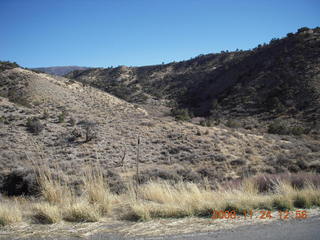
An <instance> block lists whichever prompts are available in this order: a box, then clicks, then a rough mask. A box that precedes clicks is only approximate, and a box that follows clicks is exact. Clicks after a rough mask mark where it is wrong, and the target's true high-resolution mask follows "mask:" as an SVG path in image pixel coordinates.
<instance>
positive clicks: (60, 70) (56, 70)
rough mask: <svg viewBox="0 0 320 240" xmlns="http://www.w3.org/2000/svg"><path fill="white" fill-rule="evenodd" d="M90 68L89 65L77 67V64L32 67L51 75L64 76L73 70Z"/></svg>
mask: <svg viewBox="0 0 320 240" xmlns="http://www.w3.org/2000/svg"><path fill="white" fill-rule="evenodd" d="M86 69H90V68H89V67H79V66H55V67H39V68H32V70H36V71H39V72H44V73H48V74H51V75H57V76H64V75H66V74H68V73H70V72H72V71H75V70H86Z"/></svg>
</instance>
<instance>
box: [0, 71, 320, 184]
mask: <svg viewBox="0 0 320 240" xmlns="http://www.w3.org/2000/svg"><path fill="white" fill-rule="evenodd" d="M0 94H1V97H0V114H1V115H0V116H1V121H0V129H1V131H0V149H1V152H0V166H1V172H3V171H10V170H12V169H13V168H16V167H26V166H30V165H35V164H36V165H37V164H45V165H46V166H47V167H50V168H55V169H57V170H56V172H57V175H59V176H64V177H65V178H64V179H65V180H66V181H71V182H73V183H74V184H75V185H76V184H77V182H78V181H79V176H80V175H82V174H83V169H84V168H83V167H84V166H86V165H88V164H91V165H92V164H99V166H101V168H102V169H103V171H105V172H106V174H108V176H110V177H111V179H110V182H111V183H114V182H115V181H116V183H115V184H114V185H113V186H114V187H115V188H116V189H118V188H121V186H123V185H121V184H120V183H119V182H118V180H119V178H118V177H117V176H118V174H120V175H122V176H124V177H125V178H128V177H130V176H132V175H133V174H134V173H135V171H136V170H135V165H136V162H137V149H138V146H137V138H138V137H140V139H141V141H140V142H141V144H140V159H139V162H140V172H141V181H146V180H147V179H149V178H153V177H160V178H164V179H171V180H177V179H183V180H186V181H202V179H203V178H204V177H206V178H208V179H209V180H210V181H211V182H212V183H213V182H215V181H223V180H227V179H233V178H239V177H242V176H247V175H252V174H256V173H258V172H269V173H275V172H286V171H290V172H296V171H300V170H307V171H310V170H314V171H320V163H319V158H320V145H319V141H316V140H312V139H309V138H307V137H302V138H295V137H290V136H286V137H279V136H276V135H268V134H258V133H256V132H249V131H247V130H244V129H242V130H235V129H230V128H226V127H224V126H217V127H211V128H207V127H201V126H198V125H195V124H192V123H188V122H185V123H181V122H176V121H174V120H173V119H170V118H160V117H154V116H152V115H150V114H148V113H147V112H146V110H144V109H142V108H139V107H137V106H136V105H132V104H130V103H127V102H125V101H123V100H120V99H118V98H116V97H114V96H111V95H109V94H108V93H105V92H103V91H101V90H98V89H96V88H93V87H89V86H83V85H82V84H80V83H77V82H73V81H70V80H69V79H66V78H62V77H53V76H50V75H47V74H42V73H41V74H39V73H35V72H32V71H29V70H25V69H21V68H9V69H7V70H4V71H2V72H0ZM1 179H2V178H1V174H0V180H1ZM0 189H1V184H0ZM118 190H119V189H118Z"/></svg>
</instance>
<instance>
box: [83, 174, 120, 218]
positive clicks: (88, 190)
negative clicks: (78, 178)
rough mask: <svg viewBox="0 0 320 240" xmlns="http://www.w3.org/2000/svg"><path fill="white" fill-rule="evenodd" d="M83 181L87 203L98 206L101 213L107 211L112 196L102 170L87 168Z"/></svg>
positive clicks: (109, 207)
mask: <svg viewBox="0 0 320 240" xmlns="http://www.w3.org/2000/svg"><path fill="white" fill-rule="evenodd" d="M83 182H84V190H85V196H86V198H87V200H88V201H89V203H91V204H94V205H95V206H98V207H99V211H100V213H101V214H102V215H106V214H107V213H109V212H110V210H111V208H112V200H113V199H114V196H113V195H112V194H111V193H110V191H109V188H108V186H107V184H106V181H105V179H104V177H103V174H102V172H101V171H99V170H98V169H97V170H94V169H88V170H87V172H86V174H85V177H84V181H83Z"/></svg>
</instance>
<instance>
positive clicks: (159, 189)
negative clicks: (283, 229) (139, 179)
mask: <svg viewBox="0 0 320 240" xmlns="http://www.w3.org/2000/svg"><path fill="white" fill-rule="evenodd" d="M319 199H320V191H319V189H318V188H316V187H314V186H313V185H311V184H310V185H308V186H306V187H305V188H304V189H296V188H294V187H292V186H291V185H290V184H287V183H284V182H278V184H277V192H276V193H269V194H260V193H259V192H258V189H257V186H255V184H254V183H253V182H250V181H244V182H243V184H242V186H241V188H240V189H227V190H225V189H219V190H217V191H212V190H209V189H206V188H202V187H199V186H198V185H196V184H193V183H178V184H176V185H171V184H169V183H166V182H151V183H149V184H146V185H144V186H141V187H140V189H139V198H138V199H132V200H131V202H130V204H129V208H128V209H127V210H126V214H125V215H124V217H125V218H126V219H131V220H137V219H139V220H149V219H152V218H171V217H175V218H178V217H185V216H210V214H211V213H212V210H214V209H216V210H235V211H237V212H238V213H240V214H241V213H242V212H243V210H249V209H269V210H271V209H278V210H286V209H288V210H290V209H293V207H294V206H295V207H300V208H308V207H311V206H319Z"/></svg>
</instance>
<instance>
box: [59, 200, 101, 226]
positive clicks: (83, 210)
mask: <svg viewBox="0 0 320 240" xmlns="http://www.w3.org/2000/svg"><path fill="white" fill-rule="evenodd" d="M63 215H64V216H63V219H64V220H66V221H69V222H97V221H99V218H100V215H99V212H98V209H97V206H94V205H91V204H90V203H89V202H87V201H79V202H75V203H72V204H71V205H69V206H66V207H65V209H64V212H63Z"/></svg>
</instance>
